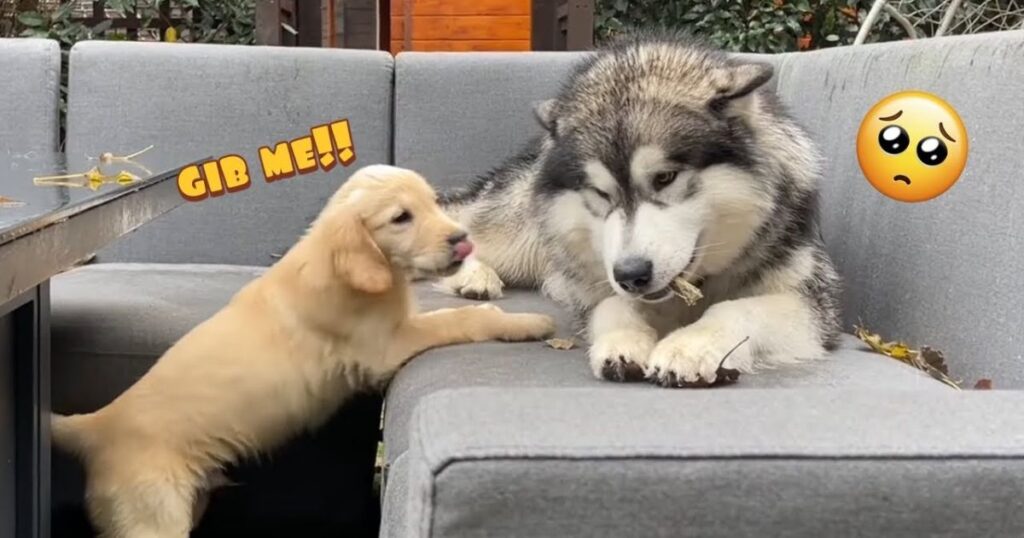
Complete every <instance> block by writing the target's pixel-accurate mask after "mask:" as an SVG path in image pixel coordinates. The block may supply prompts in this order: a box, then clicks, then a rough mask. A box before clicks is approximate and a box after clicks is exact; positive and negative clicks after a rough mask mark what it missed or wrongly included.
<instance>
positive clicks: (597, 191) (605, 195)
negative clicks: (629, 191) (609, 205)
mask: <svg viewBox="0 0 1024 538" xmlns="http://www.w3.org/2000/svg"><path fill="white" fill-rule="evenodd" d="M590 190H592V191H594V194H597V195H598V196H600V197H601V198H602V199H604V201H605V202H611V201H612V197H611V196H608V193H607V192H604V191H603V190H601V189H595V188H594V187H591V188H590Z"/></svg>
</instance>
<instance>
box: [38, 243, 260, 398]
mask: <svg viewBox="0 0 1024 538" xmlns="http://www.w3.org/2000/svg"><path fill="white" fill-rule="evenodd" d="M264 270H265V269H264V268H262V267H246V266H232V265H198V264H148V263H101V264H95V265H86V266H83V267H79V268H77V269H74V270H71V271H68V272H66V273H63V274H61V275H58V276H56V277H55V278H53V279H52V280H51V282H50V296H51V299H52V302H53V306H52V313H51V321H50V324H51V333H52V338H53V349H52V350H51V354H52V356H53V357H52V359H51V360H52V368H51V369H52V386H53V388H52V395H53V407H54V409H56V410H58V411H59V412H63V413H69V412H83V411H93V410H95V409H98V408H99V407H101V406H103V405H105V404H107V403H108V402H110V401H111V400H113V399H114V398H115V397H116V396H117V395H118V394H120V393H121V391H123V390H124V389H126V388H128V386H129V385H131V384H132V383H134V382H135V380H137V379H138V378H139V377H141V376H142V374H144V373H145V372H146V371H147V370H149V367H150V366H152V365H153V362H155V361H156V359H157V358H158V357H159V356H160V355H162V354H163V353H164V352H165V351H167V348H169V347H171V345H172V344H174V342H175V341H177V339H178V338H181V336H182V335H184V334H185V333H186V332H188V331H189V330H190V329H192V327H194V326H195V325H197V324H198V323H199V322H201V321H202V320H204V319H206V318H208V317H210V316H212V315H213V314H214V313H215V312H216V311H217V310H219V309H220V308H221V307H223V306H224V305H226V304H227V303H228V301H229V300H230V299H231V297H232V296H233V295H234V294H235V293H236V292H237V291H238V290H239V289H241V287H242V286H243V285H245V284H246V283H247V282H249V281H250V280H252V279H254V278H256V277H257V276H259V275H260V274H261V273H262V272H263V271H264Z"/></svg>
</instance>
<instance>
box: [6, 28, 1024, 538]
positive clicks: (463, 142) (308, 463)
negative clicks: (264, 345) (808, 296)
mask: <svg viewBox="0 0 1024 538" xmlns="http://www.w3.org/2000/svg"><path fill="white" fill-rule="evenodd" d="M3 51H4V49H3V48H2V47H0V55H2V54H4V52H3ZM55 52H56V51H55V49H54V53H55ZM583 54H586V53H416V52H413V53H403V54H400V55H398V56H397V57H395V58H392V57H391V56H390V55H388V54H387V53H384V52H367V51H346V50H321V49H296V48H256V47H235V46H215V45H184V44H145V43H107V42H84V43H80V44H78V45H76V46H75V47H74V49H73V50H72V53H71V61H70V65H71V70H70V86H69V88H70V90H69V91H70V99H69V103H68V138H67V145H66V151H67V152H69V153H71V152H79V153H85V154H98V153H100V152H103V151H113V152H115V153H117V152H124V153H127V152H130V151H134V150H137V149H140V148H142V147H145V146H147V145H149V144H154V146H155V148H156V149H155V150H154V151H163V152H169V153H173V154H176V155H180V156H181V158H182V159H183V160H191V159H195V158H198V157H201V156H207V155H209V156H213V157H217V156H220V155H223V154H227V153H239V154H242V155H243V156H245V157H246V158H247V159H248V160H249V162H250V163H253V162H258V159H257V157H256V150H257V148H258V147H260V146H262V145H267V144H274V143H276V142H278V141H280V140H288V139H292V138H296V137H298V136H302V135H303V134H304V133H305V132H306V131H307V130H308V129H309V128H310V127H312V126H314V125H318V124H321V123H324V122H326V121H331V120H334V119H341V118H347V119H349V120H350V122H351V129H352V134H353V139H354V142H355V147H356V154H357V161H356V163H355V164H354V165H352V166H350V167H348V168H341V167H339V168H336V169H335V170H334V171H332V172H330V173H327V174H322V173H318V174H311V175H309V176H297V177H295V178H293V179H290V180H287V181H281V182H274V183H262V181H263V180H262V178H261V177H260V176H259V174H255V175H254V185H253V187H252V188H250V189H248V190H247V191H244V192H241V193H234V194H231V195H227V196H223V197H220V198H215V199H209V200H206V201H203V202H200V203H192V204H187V205H186V206H184V207H181V208H179V209H177V210H175V211H173V212H171V213H169V214H168V215H165V216H164V217H161V218H160V219H158V220H157V221H155V222H154V223H152V224H151V225H148V226H146V227H144V228H143V229H141V230H140V231H138V232H136V233H134V234H132V235H130V236H128V237H126V238H125V239H124V240H122V241H120V242H119V243H117V244H116V245H114V246H113V247H112V248H110V249H108V250H106V251H102V252H99V253H98V256H97V259H96V261H95V262H94V263H92V264H89V265H85V266H83V267H81V268H78V269H76V270H73V271H70V272H68V273H66V274H64V275H62V276H59V277H57V278H55V279H54V280H53V282H52V285H51V296H52V301H53V322H52V323H53V326H52V332H53V338H54V343H53V365H52V375H53V401H54V407H55V409H56V410H58V411H61V412H74V411H79V412H80V411H88V410H91V409H95V408H96V407H99V406H100V405H103V404H104V403H106V402H107V401H109V400H111V399H112V398H114V397H115V396H116V395H117V394H118V393H119V392H120V391H121V390H123V389H124V388H126V387H127V386H128V385H129V384H130V383H131V382H132V381H134V380H135V379H136V378H137V377H138V376H140V375H141V374H142V373H143V372H145V370H146V369H147V368H148V367H149V366H150V365H151V364H152V362H153V360H154V359H155V358H156V357H157V356H158V355H159V354H160V353H161V352H162V351H163V350H165V349H166V348H167V347H168V346H169V345H170V344H171V343H173V341H174V340H175V339H176V338H178V337H180V336H181V335H182V334H183V333H184V332H185V331H187V330H188V329H189V328H190V327H191V326H193V325H194V324H196V323H198V322H199V321H201V320H202V319H204V318H205V317H206V316H208V315H210V314H212V313H213V312H214V311H215V310H216V309H217V308H219V307H220V306H221V305H223V304H225V303H226V302H227V301H228V299H229V298H230V296H231V294H232V293H233V292H235V291H236V290H237V289H239V288H240V287H241V286H242V285H243V284H244V283H246V282H248V281H249V280H251V279H252V278H253V277H254V276H256V275H257V274H259V273H260V271H262V270H263V268H264V267H266V266H267V265H269V264H271V263H273V261H274V259H275V258H274V255H275V254H280V253H282V252H284V251H285V250H286V249H287V248H288V247H289V245H290V244H292V243H293V242H294V241H295V239H296V238H297V237H298V236H299V235H300V234H301V233H302V231H303V230H304V227H305V226H306V225H307V224H308V222H309V220H310V219H311V218H312V217H313V216H314V215H315V214H316V212H317V211H318V210H319V209H320V207H321V206H322V204H323V203H324V201H325V200H326V198H327V196H328V195H329V194H330V193H331V192H332V191H333V190H334V189H335V188H337V186H338V185H339V184H341V182H342V181H343V180H344V179H345V178H346V177H348V176H349V175H350V174H351V172H352V171H353V169H354V168H356V167H358V166H360V165H366V164H370V163H376V162H389V163H394V164H397V165H400V166H406V167H410V168H413V169H416V170H418V171H419V172H421V173H422V174H424V175H425V176H426V177H427V178H428V179H430V180H431V181H433V182H434V183H435V184H436V185H437V186H438V188H441V189H443V188H446V187H452V186H455V185H457V184H460V183H464V182H466V181H468V180H469V179H470V178H472V177H474V176H476V175H478V174H481V173H483V172H485V171H486V170H487V169H489V168H491V167H493V166H495V165H497V164H498V163H499V162H500V161H501V160H502V159H503V158H505V157H507V156H509V155H511V154H512V153H514V152H515V151H516V150H517V149H518V148H519V147H520V145H521V144H522V143H523V142H524V141H525V140H526V139H527V138H528V137H530V136H531V135H533V134H536V133H538V132H539V126H538V125H536V122H535V120H534V119H533V114H532V110H531V107H532V105H533V104H534V103H535V102H537V101H539V100H541V99H544V98H547V97H550V96H552V95H553V94H554V92H555V91H556V90H557V88H558V86H559V84H560V82H561V79H562V77H564V76H565V75H566V74H567V73H568V71H569V69H570V68H571V67H572V65H573V63H574V62H575V61H577V60H578V59H580V57H581V55H583ZM751 58H752V59H755V60H761V61H767V62H770V63H772V64H773V65H774V67H775V75H774V77H773V79H772V81H771V82H770V85H771V87H773V88H774V89H776V91H777V92H778V93H779V95H780V96H781V98H782V101H783V102H784V104H785V105H786V106H787V108H788V110H789V111H790V112H791V113H792V114H793V115H794V116H795V117H796V118H797V119H798V120H799V121H800V122H801V123H802V124H803V125H804V126H805V127H806V128H807V129H808V130H809V131H810V133H811V134H812V135H813V137H814V139H815V140H816V141H817V143H818V145H819V148H820V149H821V151H822V153H823V155H824V156H825V157H826V160H827V161H826V162H827V164H826V169H825V174H824V177H823V178H822V231H823V236H824V240H825V242H826V244H827V246H828V249H829V251H830V253H831V254H832V256H833V257H834V260H835V261H836V263H837V264H838V266H839V268H840V271H841V273H842V275H843V277H844V279H845V283H846V285H845V291H844V297H843V299H844V301H843V304H844V321H843V323H844V324H843V328H844V330H845V331H847V332H852V330H853V326H854V324H855V323H857V322H860V323H863V324H864V325H865V326H866V327H868V328H869V329H872V330H874V331H877V332H880V333H882V335H883V337H885V338H887V339H902V340H906V341H907V342H910V343H913V344H915V345H920V344H925V345H930V346H932V347H934V348H937V349H940V350H942V351H943V352H944V354H945V357H946V361H947V363H948V365H949V368H950V373H951V375H952V376H953V377H954V378H956V379H961V380H963V385H964V387H965V388H966V389H970V388H971V387H972V386H973V384H974V382H975V381H976V380H978V379H981V378H988V379H991V380H992V382H993V385H994V387H995V390H986V391H982V390H977V391H975V390H963V391H957V390H954V389H953V388H951V387H949V386H947V385H944V384H942V383H939V382H938V381H936V380H934V379H932V378H931V377H929V376H928V375H927V374H925V373H923V372H921V371H919V370H916V369H914V368H912V367H910V366H907V365H904V364H901V363H899V362H897V361H895V360H893V359H891V358H889V357H886V356H883V355H880V354H878V353H874V352H871V351H869V350H868V349H867V348H866V346H864V345H863V344H862V343H861V342H860V341H858V340H857V339H856V338H854V337H853V336H852V335H849V334H848V335H846V336H845V337H844V338H843V340H842V344H841V346H840V348H839V350H837V351H836V352H834V353H832V354H831V355H829V356H828V357H827V358H825V359H824V360H821V361H817V362H814V363H810V364H806V365H802V366H798V367H789V368H785V369H779V370H775V371H768V372H764V373H760V374H757V375H748V376H743V377H741V378H740V379H739V381H738V382H737V383H736V384H735V385H732V386H729V387H722V388H714V389H700V390H687V389H663V388H659V387H655V386H653V385H649V384H646V383H627V384H619V383H611V382H604V381H600V380H597V379H595V378H594V377H593V375H592V374H591V373H590V369H589V367H588V366H587V361H586V357H585V350H584V349H583V348H581V347H577V348H576V349H573V350H568V351H563V350H556V349H552V348H549V347H546V346H545V345H544V344H542V343H538V342H531V343H522V344H509V343H486V344H477V345H465V346H457V347H451V348H445V349H438V350H434V351H430V352H427V353H425V354H423V355H422V356H420V357H419V358H417V359H416V360H414V361H412V362H411V363H410V364H409V365H408V366H406V367H405V368H403V370H402V371H400V372H399V373H398V375H397V376H396V378H395V379H394V381H393V382H392V383H391V385H390V387H389V388H388V390H387V392H386V396H385V397H384V402H383V404H384V405H383V407H384V426H383V441H384V446H385V454H384V465H385V469H384V471H385V472H384V477H383V478H384V481H383V487H382V494H381V498H380V505H381V507H382V508H381V509H380V510H378V505H377V499H374V498H372V496H371V495H372V493H371V491H372V479H373V478H372V471H373V461H374V455H375V454H374V452H375V446H376V442H377V434H378V417H379V413H380V410H381V403H382V402H381V397H380V395H373V394H370V395H367V396H366V397H365V398H362V399H359V400H357V401H355V402H353V405H351V406H348V407H346V408H345V409H344V410H342V411H341V412H339V414H338V415H337V417H335V419H334V420H332V422H331V423H330V424H328V425H327V426H326V427H325V428H324V429H323V430H321V431H319V432H317V433H315V434H313V435H310V436H308V437H306V438H303V439H300V440H298V441H297V442H296V443H293V444H292V445H290V446H289V447H287V448H286V449H285V450H283V451H282V452H281V453H280V454H278V455H275V457H274V458H272V459H270V460H268V461H265V462H263V463H262V464H255V463H253V464H246V465H243V466H240V467H239V469H237V470H234V471H233V472H234V473H235V475H234V477H235V478H236V480H238V481H239V482H241V485H239V486H235V487H233V488H226V490H225V491H222V492H219V493H218V494H217V495H216V496H215V497H214V500H213V503H211V506H210V511H209V513H208V515H207V518H206V519H204V521H203V523H202V525H201V527H200V529H199V532H197V535H198V534H201V533H203V532H206V533H207V534H204V535H210V536H213V535H216V533H218V532H219V533H224V532H236V533H238V534H237V535H247V536H264V535H266V536H272V535H276V536H291V535H292V534H289V533H288V532H287V530H285V529H289V528H291V529H305V528H318V529H322V532H323V534H322V535H324V536H327V535H332V534H330V533H332V532H333V533H334V534H333V535H338V536H357V535H358V536H363V535H373V534H376V533H377V532H378V530H379V533H380V535H381V536H387V537H426V536H433V537H445V538H448V537H469V536H510V537H511V536H523V537H541V536H543V537H548V536H550V537H587V538H590V537H604V536H607V537H622V536H701V537H703V536H716V537H717V536H721V537H739V536H765V535H769V536H809V537H816V536H899V537H918V536H920V537H924V536H929V537H930V536H972V537H974V536H1020V535H1024V511H1022V510H1021V509H1020V508H1021V506H1020V504H1021V500H1020V499H1021V496H1020V492H1021V491H1024V395H1022V393H1021V392H1019V390H1020V389H1021V388H1024V373H1022V366H1024V359H1022V356H1021V353H1022V352H1021V343H1022V342H1021V340H1022V336H1021V335H1022V334H1024V333H1022V330H1021V329H1022V327H1024V309H1022V308H1021V307H1020V302H1019V301H1020V290H1021V289H1024V276H1022V273H1021V271H1020V270H1019V263H1020V261H1021V252H1022V250H1021V247H1022V246H1024V245H1022V243H1024V239H1022V237H1024V230H1022V226H1024V224H1022V221H1021V219H1022V218H1024V216H1022V208H1024V201H1022V197H1024V181H1022V179H1024V176H1022V173H1024V172H1022V170H1024V156H1022V155H1024V153H1022V151H1021V150H1022V142H1021V127H1022V125H1024V105H1022V102H1021V96H1022V95H1024V31H1015V32H1002V33H993V34H982V35H975V36H964V37H945V38H938V39H928V40H920V41H906V42H895V43H885V44H877V45H864V46H856V47H842V48H834V49H829V50H821V51H815V52H800V53H789V54H781V55H771V56H760V55H752V56H751ZM3 61H5V60H3V59H2V56H0V65H3V64H2V62H3ZM51 75H52V73H51ZM904 89H920V90H925V91H929V92H932V93H935V94H937V95H939V96H941V97H942V98H943V99H945V100H947V101H948V102H949V103H950V104H951V105H952V106H953V107H954V108H956V110H957V111H958V112H959V114H960V115H961V117H962V118H963V121H964V123H965V125H966V128H967V131H968V134H969V138H970V155H969V157H968V163H967V167H966V169H965V171H964V173H963V176H962V177H961V179H960V180H959V182H958V183H957V184H956V185H955V186H954V187H953V188H952V189H951V190H950V191H948V192H947V193H946V194H944V195H943V196H941V197H939V198H937V199H934V200H931V201H928V202H925V203H919V204H905V203H900V202H896V201H893V200H890V199H888V198H885V197H884V196H882V195H881V194H880V193H879V192H877V191H875V190H874V189H873V188H872V187H871V185H870V184H869V183H868V182H867V181H866V180H865V179H864V177H863V175H862V174H861V172H860V170H859V168H858V165H857V160H856V152H855V142H854V140H855V134H856V131H857V128H858V126H859V125H860V122H861V120H862V119H863V116H864V114H865V112H866V111H867V110H868V109H869V108H870V107H871V106H872V105H873V104H874V103H875V102H877V101H878V100H880V99H881V98H883V97H885V96H886V95H888V94H890V93H892V92H895V91H899V90H904ZM44 119H45V118H44ZM40 121H43V120H40ZM47 121H49V120H47ZM261 183H262V184H261ZM418 293H419V295H420V297H421V299H420V302H421V304H422V307H423V308H427V309H432V308H438V307H441V306H448V305H453V304H459V303H465V302H467V301H464V300H461V299H456V298H452V297H448V296H445V295H442V294H440V293H439V292H437V291H435V290H434V289H433V288H432V287H431V286H430V285H422V286H419V287H418ZM496 303H497V304H499V305H501V306H502V307H503V308H505V309H506V310H509V311H522V312H525V311H541V312H547V313H551V314H553V315H555V316H556V317H557V318H558V319H559V320H560V327H561V334H560V336H563V337H565V336H570V335H569V334H568V329H569V328H568V319H567V317H566V314H565V313H564V312H563V311H562V310H561V309H560V308H559V307H558V306H557V305H555V304H553V303H552V302H550V301H548V300H546V299H544V298H542V297H541V296H540V295H538V294H537V293H536V292H534V291H529V290H506V293H505V296H504V297H503V298H501V299H499V300H497V301H496ZM226 390H230V388H229V387H226ZM268 405H272V402H268ZM80 472H81V471H80V469H78V467H77V465H76V464H74V462H71V461H69V460H67V459H66V458H61V457H60V456H59V455H55V459H54V495H55V497H54V511H55V514H58V516H60V517H64V518H71V517H72V516H70V515H68V514H74V513H77V512H76V510H79V508H78V507H79V505H80V502H81V499H80V496H81V490H80V488H81V476H80ZM74 517H79V516H74ZM378 517H380V521H379V523H380V525H379V529H378V527H377V523H378ZM304 525H306V526H307V527H304ZM55 527H56V525H55ZM69 528H70V527H69ZM260 530H262V531H264V534H260V533H259V532H258V531H260ZM68 532H69V534H55V536H72V534H70V532H72V531H68ZM242 533H245V534H242ZM220 535H227V534H220ZM296 535H298V534H296ZM302 535H303V536H320V535H321V534H315V533H314V532H313V531H310V532H308V533H304V534H302Z"/></svg>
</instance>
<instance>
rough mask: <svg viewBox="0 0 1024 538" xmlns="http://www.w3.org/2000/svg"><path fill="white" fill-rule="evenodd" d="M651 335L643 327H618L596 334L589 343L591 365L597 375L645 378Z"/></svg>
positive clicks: (634, 379)
mask: <svg viewBox="0 0 1024 538" xmlns="http://www.w3.org/2000/svg"><path fill="white" fill-rule="evenodd" d="M654 344H655V341H654V338H651V336H650V335H649V334H647V333H644V332H643V331H637V330H630V329H625V330H620V331H612V332H609V333H605V334H602V335H600V336H598V337H597V338H596V339H595V340H594V343H593V345H591V346H590V349H589V351H588V354H589V355H590V368H591V370H593V372H594V375H595V376H597V378H598V379H605V380H608V381H639V380H641V379H643V378H644V365H646V364H647V360H648V357H649V355H650V354H651V350H652V349H654Z"/></svg>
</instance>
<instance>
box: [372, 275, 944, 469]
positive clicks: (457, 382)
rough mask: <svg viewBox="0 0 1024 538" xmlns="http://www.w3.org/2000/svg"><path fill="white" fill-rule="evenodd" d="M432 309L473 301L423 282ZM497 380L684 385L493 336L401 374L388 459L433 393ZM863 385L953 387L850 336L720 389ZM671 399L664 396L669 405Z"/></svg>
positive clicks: (507, 304)
mask: <svg viewBox="0 0 1024 538" xmlns="http://www.w3.org/2000/svg"><path fill="white" fill-rule="evenodd" d="M420 294H421V299H420V302H421V304H422V305H423V306H424V307H425V308H431V309H432V308H442V307H448V306H457V305H460V304H466V303H469V301H466V300H463V299H457V298H454V297H450V296H448V295H445V294H441V293H438V292H436V291H433V290H432V289H421V290H420ZM494 304H496V305H499V306H501V307H502V308H503V309H505V310H507V311H510V312H543V313H548V314H554V315H556V319H557V320H558V321H559V326H560V333H561V334H559V336H560V337H563V338H564V337H571V335H570V334H566V327H567V323H566V322H567V318H566V317H565V315H564V314H561V313H560V312H561V311H560V310H559V309H558V308H557V307H556V306H554V305H553V304H552V303H551V302H550V301H547V300H545V299H542V298H541V297H539V296H538V295H537V294H535V293H532V292H526V291H519V290H511V291H510V292H509V293H508V294H507V295H506V296H505V297H503V298H502V299H500V300H498V301H495V303H494ZM476 387H495V388H506V389H509V390H512V389H514V388H527V387H529V388H536V387H545V388H560V389H577V388H593V389H603V390H606V391H609V394H611V393H614V392H624V393H635V392H652V393H654V394H661V395H663V396H664V397H665V398H666V402H667V401H671V398H673V397H674V396H673V394H674V393H676V392H679V391H676V390H670V389H663V388H660V387H657V386H655V385H653V384H649V383H624V384H621V383H612V382H607V381H601V380H599V379H597V378H595V377H594V375H593V374H592V373H591V371H590V366H589V365H588V363H587V357H586V349H585V347H583V346H577V347H576V348H574V349H572V350H568V351H563V350H555V349H552V348H550V347H548V346H547V345H545V344H544V343H541V342H529V343H519V344H512V343H500V342H489V343H483V344H475V345H471V346H453V347H449V348H442V349H436V350H432V351H428V352H426V353H424V354H423V355H421V356H420V357H418V358H417V359H416V360H413V361H412V362H410V363H409V364H407V365H406V366H405V368H403V369H402V370H401V371H399V372H398V374H397V375H396V376H395V378H394V380H393V381H392V383H391V385H390V387H389V389H388V397H387V400H386V401H385V407H386V409H387V413H386V414H385V417H384V425H385V428H384V448H385V457H386V461H388V462H391V461H394V460H395V458H397V457H398V456H399V455H401V454H402V453H403V452H405V450H406V449H407V447H408V445H409V431H410V427H409V421H410V417H411V416H412V414H413V411H414V410H415V408H416V406H417V405H418V404H420V402H421V401H422V400H423V399H424V398H426V397H427V396H428V395H430V394H433V393H435V392H441V391H444V390H447V389H462V388H476ZM822 387H827V388H833V389H861V388H882V389H893V390H923V391H944V390H952V389H949V388H948V387H946V386H945V385H942V384H940V383H938V382H937V381H935V380H934V379H932V378H931V377H929V376H927V375H926V374H924V373H922V372H920V371H918V370H915V369H913V368H911V367H908V366H905V365H903V364H900V363H898V362H896V361H895V360H893V359H890V358H888V357H885V356H882V355H879V354H877V353H874V352H871V351H868V350H867V347H866V346H865V345H863V344H862V343H861V342H860V341H859V340H857V339H856V338H855V337H853V336H851V335H846V336H844V338H843V339H842V342H841V346H840V348H839V349H838V350H837V351H836V352H834V353H832V354H830V355H829V356H828V357H826V358H824V359H822V360H821V361H817V362H813V363H807V364H804V365H800V366H796V367H790V368H785V369H778V370H769V371H763V372H760V373H758V374H757V375H750V376H745V377H740V380H739V382H738V383H736V384H734V385H731V386H728V387H722V388H720V389H715V391H716V393H718V392H721V393H726V392H732V391H736V390H743V391H746V390H756V389H768V388H774V389H798V388H800V389H813V388H822ZM664 404H665V402H662V405H664Z"/></svg>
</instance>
